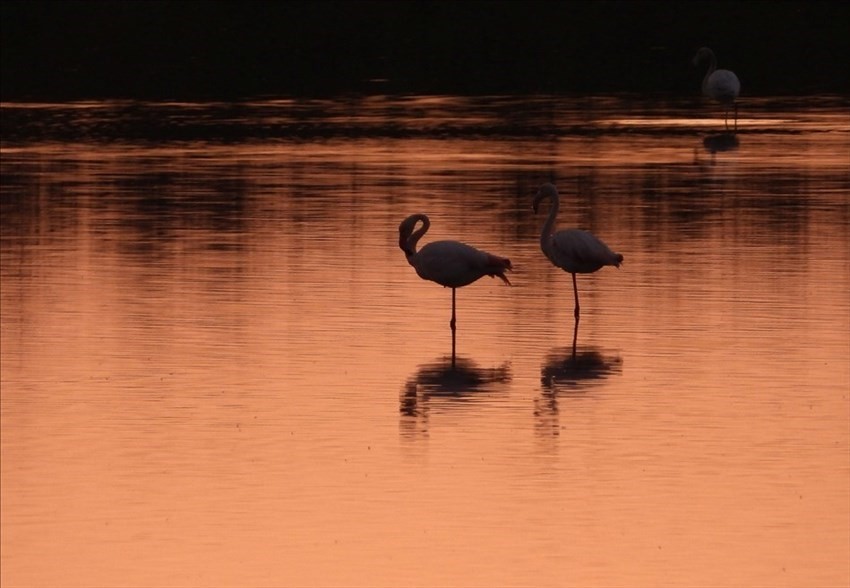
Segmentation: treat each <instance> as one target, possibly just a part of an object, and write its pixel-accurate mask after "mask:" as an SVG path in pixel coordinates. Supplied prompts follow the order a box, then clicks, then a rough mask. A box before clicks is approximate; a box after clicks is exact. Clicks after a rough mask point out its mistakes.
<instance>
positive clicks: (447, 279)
mask: <svg viewBox="0 0 850 588" xmlns="http://www.w3.org/2000/svg"><path fill="white" fill-rule="evenodd" d="M419 223H422V226H421V227H420V228H419V229H416V226H417V225H418V224H419ZM430 226H431V221H430V220H429V219H428V217H427V216H426V215H424V214H412V215H410V216H409V217H407V218H406V219H404V220H403V221H402V222H401V224H400V225H399V226H398V246H399V247H400V248H401V250H402V251H404V255H405V257H407V263H409V264H410V265H412V266H413V269H415V270H416V273H417V274H418V275H419V277H420V278H422V279H424V280H430V281H432V282H436V283H438V284H440V285H441V286H444V287H446V288H451V289H452V319H451V321H450V322H449V326H450V327H451V330H452V367H454V365H455V340H456V331H457V321H456V318H455V290H456V289H457V288H462V287H463V286H467V285H469V284H471V283H473V282H475V281H476V280H478V279H479V278H482V277H484V276H490V277H491V278H492V277H497V278H499V279H500V280H502V281H503V282H504V283H505V284H507V285H508V286H510V285H511V283H510V281H509V280H508V278H507V276H505V272H506V271H508V270H510V269H512V268H511V261H510V260H509V259H507V258H505V257H500V256H498V255H493V254H492V253H487V252H486V251H481V250H480V249H476V248H475V247H472V246H471V245H467V244H466V243H461V242H460V241H433V242H431V243H428V244H427V245H425V246H424V247H422V249H420V250H419V251H417V250H416V245H417V243H418V242H419V239H421V238H422V236H423V235H424V234H425V233H426V232H427V231H428V229H429V228H430Z"/></svg>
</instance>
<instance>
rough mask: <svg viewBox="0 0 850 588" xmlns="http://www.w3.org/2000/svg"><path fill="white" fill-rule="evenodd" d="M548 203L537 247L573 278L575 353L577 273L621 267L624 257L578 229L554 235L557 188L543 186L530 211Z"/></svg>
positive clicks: (577, 314)
mask: <svg viewBox="0 0 850 588" xmlns="http://www.w3.org/2000/svg"><path fill="white" fill-rule="evenodd" d="M547 198H548V199H549V200H551V201H552V202H551V205H550V207H549V217H548V218H547V219H546V222H545V223H544V224H543V230H542V231H541V232H540V248H541V249H542V250H543V254H544V255H546V257H547V258H548V259H549V261H551V262H552V264H553V265H555V266H557V267H559V268H561V269H562V270H564V271H565V272H569V273H570V274H572V276H573V292H574V293H575V310H574V312H573V314H574V315H575V329H574V331H573V351H575V345H576V338H577V335H578V322H579V315H580V307H579V303H578V286H577V285H576V274H590V273H593V272H595V271H597V270H599V269H601V268H603V267H604V266H606V265H613V266H614V267H617V268H618V267H620V264H621V263H622V262H623V256H622V255H620V254H619V253H614V252H613V251H611V250H610V249H609V248H608V246H607V245H606V244H605V243H603V242H602V241H600V240H599V239H598V238H597V237H596V236H595V235H593V234H592V233H589V232H588V231H583V230H581V229H564V230H561V231H558V232H553V229H554V227H555V217H556V216H557V214H558V208H559V207H560V199H559V198H558V189H557V188H555V186H554V185H553V184H543V185H542V186H540V189H539V190H538V191H537V194H536V195H535V196H534V204H533V209H534V212H535V213H537V209H538V208H539V206H540V203H541V202H542V201H543V200H546V199H547Z"/></svg>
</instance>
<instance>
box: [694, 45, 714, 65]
mask: <svg viewBox="0 0 850 588" xmlns="http://www.w3.org/2000/svg"><path fill="white" fill-rule="evenodd" d="M713 59H714V52H713V51H712V50H711V49H709V48H708V47H700V48H699V50H698V51H697V54H696V55H694V58H693V61H692V63H693V64H694V66H697V65H699V64H700V63H702V62H703V61H708V62H711V61H712V60H713Z"/></svg>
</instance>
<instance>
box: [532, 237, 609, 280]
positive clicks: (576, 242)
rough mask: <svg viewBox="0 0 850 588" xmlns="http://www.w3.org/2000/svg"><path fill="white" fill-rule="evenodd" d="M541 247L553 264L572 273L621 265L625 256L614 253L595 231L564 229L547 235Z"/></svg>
mask: <svg viewBox="0 0 850 588" xmlns="http://www.w3.org/2000/svg"><path fill="white" fill-rule="evenodd" d="M546 241H547V242H546V245H545V247H544V246H543V245H542V244H541V249H543V253H544V254H545V255H546V257H548V258H549V261H551V262H552V264H553V265H555V266H557V267H559V268H561V269H562V270H564V271H566V272H569V273H571V274H592V273H593V272H595V271H597V270H600V269H602V268H603V267H605V266H606V265H613V266H614V267H620V262H621V261H623V256H622V255H620V254H619V253H614V252H613V251H611V249H609V248H608V246H607V245H606V244H605V243H603V242H602V241H601V240H599V239H598V238H597V237H596V236H595V235H594V234H593V233H589V232H587V231H583V230H581V229H564V230H562V231H558V232H557V233H554V234H551V235H547V240H546Z"/></svg>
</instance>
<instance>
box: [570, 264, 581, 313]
mask: <svg viewBox="0 0 850 588" xmlns="http://www.w3.org/2000/svg"><path fill="white" fill-rule="evenodd" d="M572 276H573V293H574V294H575V296H576V308H575V311H573V315H574V316H575V317H576V325H578V319H579V314H580V313H581V309H580V308H579V305H578V285H577V284H576V275H575V274H572Z"/></svg>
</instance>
